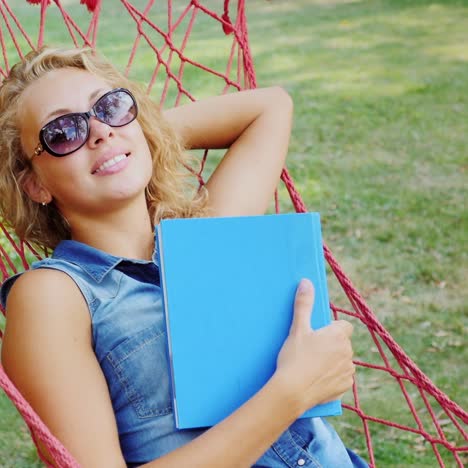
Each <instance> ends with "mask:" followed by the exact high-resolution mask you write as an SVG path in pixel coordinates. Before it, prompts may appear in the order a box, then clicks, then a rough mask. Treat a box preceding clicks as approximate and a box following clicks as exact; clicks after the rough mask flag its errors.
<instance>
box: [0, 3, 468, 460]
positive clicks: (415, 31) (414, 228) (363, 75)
mask: <svg viewBox="0 0 468 468" xmlns="http://www.w3.org/2000/svg"><path fill="white" fill-rule="evenodd" d="M135 3H138V2H135ZM182 3H185V2H182V1H177V0H175V1H174V5H175V8H180V5H181V4H182ZM202 3H205V4H208V5H210V6H212V7H213V6H214V7H216V5H219V6H218V7H216V8H217V9H218V10H219V11H220V12H222V7H221V5H222V2H215V1H214V0H213V1H209V2H202ZM247 3H248V5H247V13H248V24H249V38H250V41H251V47H252V52H253V56H254V60H255V66H256V72H257V79H258V85H259V86H267V85H272V84H280V85H282V86H283V87H285V88H286V89H287V90H288V91H289V92H290V94H291V95H292V97H293V99H294V103H295V122H294V129H293V136H292V140H291V146H290V153H289V157H288V169H289V170H290V172H291V174H292V176H293V178H294V180H295V182H296V186H297V188H298V189H299V192H300V193H301V194H302V196H303V198H304V201H305V203H306V205H307V207H308V209H309V210H311V211H320V212H321V215H322V220H323V231H324V238H325V241H326V242H327V244H328V245H329V247H330V248H331V250H332V251H333V252H334V254H335V256H336V257H337V259H338V261H339V262H340V263H341V264H342V266H343V268H344V270H345V271H346V272H347V273H348V275H349V276H350V277H351V279H352V280H353V282H354V284H355V285H356V286H357V288H358V289H359V290H360V292H361V293H362V295H363V296H364V298H365V299H366V301H367V302H368V304H369V305H370V306H371V307H372V308H373V310H374V312H375V313H376V315H377V317H378V318H379V320H380V321H381V322H382V323H383V324H384V326H385V327H386V328H387V329H388V330H389V331H390V333H391V334H392V335H393V337H394V338H395V339H396V341H397V342H398V343H399V344H400V345H401V346H402V347H403V348H404V349H405V350H406V351H407V352H408V354H409V355H410V356H411V357H412V358H413V360H414V361H415V362H416V363H417V364H418V365H419V366H420V368H421V369H422V370H423V371H424V372H425V373H426V374H427V375H428V376H429V377H430V378H431V379H432V380H433V381H434V382H435V383H436V385H438V386H439V387H440V388H441V389H442V390H443V391H445V392H446V393H447V394H448V396H449V397H450V398H452V399H454V400H455V401H457V402H458V403H459V404H460V405H461V406H462V407H464V408H466V407H468V397H467V390H466V389H467V387H468V382H467V365H466V363H467V362H468V351H467V346H466V345H467V342H466V336H467V333H468V322H467V315H468V314H467V299H468V297H467V293H466V279H467V265H468V263H467V249H466V237H467V235H466V233H467V228H468V220H467V210H466V196H467V188H466V187H467V185H468V184H467V175H466V171H467V168H468V124H467V122H468V1H466V0H463V1H462V0H458V1H457V0H453V1H442V0H440V1H437V0H431V1H423V0H387V1H384V0H362V1H359V0H354V1H353V0H335V1H333V0H292V1H282V2H279V1H276V0H275V1H267V0H250V1H248V2H247ZM12 4H13V5H15V7H16V9H15V11H18V16H19V17H20V19H21V20H22V22H23V23H24V24H25V25H26V26H27V28H29V29H28V30H29V31H32V30H34V29H35V28H36V26H35V25H36V23H37V14H38V9H37V7H33V6H30V5H27V4H26V2H20V1H16V2H12ZM115 5H118V2H117V1H115ZM67 8H69V9H70V11H72V12H73V16H74V17H75V12H76V14H77V15H78V14H79V13H80V12H81V13H80V14H81V15H82V16H83V21H84V19H86V16H87V13H86V10H85V9H84V8H83V7H82V6H78V5H76V6H75V5H74V2H71V1H69V2H67ZM49 14H50V18H49V21H50V22H49V29H48V36H46V40H47V42H55V43H63V40H64V39H63V38H64V37H66V31H65V30H64V29H63V26H61V22H60V20H59V18H58V16H57V19H54V15H56V11H55V12H54V9H52V8H51V11H50V13H49ZM156 19H157V17H156ZM197 28H198V29H197ZM99 34H100V39H99V43H98V45H99V47H100V49H101V50H102V51H104V53H105V54H106V55H107V56H108V57H109V58H110V59H111V60H112V61H113V62H114V63H116V65H118V66H119V67H121V68H123V67H124V66H125V64H126V58H127V57H128V55H129V50H130V47H131V40H132V38H133V33H131V32H130V28H127V27H126V26H125V22H124V19H123V14H122V10H121V7H120V8H119V9H117V8H116V9H115V11H114V10H109V11H108V12H107V14H106V15H105V16H104V17H103V20H102V24H101V26H100V32H99ZM195 36H196V40H195V41H194V42H193V43H192V44H191V45H190V46H189V51H188V52H190V53H191V54H193V55H195V56H196V57H197V58H200V60H203V61H204V63H207V64H208V65H209V66H214V67H217V66H218V64H219V63H220V61H222V57H224V56H225V54H226V51H227V50H228V49H227V46H226V44H227V42H226V39H225V38H224V36H223V33H222V31H221V29H220V27H219V25H218V24H217V23H215V22H214V21H212V20H210V19H209V18H207V19H200V23H197V25H196V27H195V31H194V37H195ZM187 54H188V55H189V53H187ZM152 61H153V55H152V53H151V51H150V50H149V48H148V47H146V48H145V47H142V48H141V50H140V52H139V54H138V55H137V61H136V62H135V64H134V67H133V69H132V74H131V76H132V77H134V78H135V79H139V80H142V81H144V80H145V79H147V77H148V76H149V75H150V73H151V70H152V68H153V62H152ZM184 76H185V81H184V83H185V84H186V86H187V88H188V89H190V90H191V91H193V93H194V95H195V96H196V97H197V98H200V97H203V96H206V95H209V94H214V93H219V92H221V90H222V86H221V85H220V83H219V82H216V81H212V80H211V79H210V78H208V77H201V76H200V75H198V74H197V73H196V70H194V69H193V68H191V67H189V66H188V67H187V68H186V70H185V75H184ZM143 77H145V78H143ZM161 90H162V83H159V82H157V84H156V86H155V88H154V89H153V92H152V95H153V96H154V97H155V98H157V96H158V95H159V94H160V93H161ZM173 94H174V89H170V90H169V96H170V97H169V100H168V102H170V100H171V96H173ZM218 157H219V155H215V156H214V157H213V160H214V161H216V159H217V158H218ZM279 195H280V204H281V207H282V210H283V211H290V210H291V203H290V202H289V201H288V197H287V194H286V191H285V190H284V188H280V191H279ZM330 289H331V297H332V300H333V301H334V302H336V303H337V304H338V305H346V301H345V299H344V297H343V295H342V293H340V291H339V287H338V285H337V284H336V283H334V282H333V281H330ZM1 325H2V323H1V320H0V326H1ZM356 328H357V329H356V333H355V337H354V346H355V354H356V355H357V357H358V358H363V359H368V360H369V359H372V356H373V355H374V354H375V353H374V352H373V351H374V350H373V348H372V344H371V343H370V342H369V340H368V336H367V335H368V334H367V332H366V330H364V329H363V327H358V326H357V327H356ZM358 384H359V388H360V392H361V398H362V404H363V407H364V408H365V410H366V411H368V412H370V413H372V414H377V415H379V416H380V417H388V418H391V419H394V420H397V421H399V422H405V423H409V422H410V421H411V418H410V415H409V414H408V413H409V412H408V409H407V406H405V403H404V401H403V400H402V397H401V394H400V392H399V389H398V388H397V386H396V385H395V384H394V383H392V382H391V381H390V380H387V379H386V378H384V377H380V376H374V374H372V373H370V372H368V371H362V372H360V373H359V374H358ZM410 393H411V392H410ZM411 395H412V397H414V398H415V401H416V406H417V407H418V408H419V409H420V410H422V407H421V402H420V401H418V399H417V395H416V394H415V393H414V392H413V393H411ZM423 413H424V412H423V411H422V417H423V418H424V417H425V415H424V414H423ZM336 424H337V426H339V427H340V432H342V433H343V437H344V439H345V440H346V442H347V443H348V444H349V445H350V446H351V447H353V448H356V449H357V450H359V451H360V453H362V454H365V446H364V444H363V437H362V431H361V428H360V426H359V424H358V420H357V419H356V418H353V416H352V415H346V416H345V417H344V418H342V419H340V421H338V422H337V423H336ZM412 425H413V426H414V422H413V423H412ZM444 427H446V428H447V427H448V426H444ZM371 431H372V434H373V439H374V449H375V452H376V458H377V465H378V466H382V467H387V466H388V467H391V466H395V467H397V466H398V467H400V466H401V467H407V466H414V467H431V466H438V465H437V463H436V460H435V458H434V456H433V452H432V450H431V448H430V445H429V444H425V443H422V442H421V440H420V438H418V437H416V436H412V435H407V434H406V433H405V434H403V435H402V434H401V433H398V432H396V431H394V430H391V429H389V430H387V429H383V428H380V427H377V426H371ZM447 437H448V438H449V439H451V438H454V437H456V436H455V434H454V433H453V431H451V430H450V428H449V427H448V429H447ZM443 457H444V460H445V461H446V466H455V463H454V460H453V458H452V457H450V456H449V455H448V454H446V453H443ZM465 462H466V463H468V460H466V459H465ZM34 466H40V464H39V463H38V462H37V461H36V458H35V455H34V450H33V449H32V446H31V443H30V442H29V436H28V434H27V430H25V429H24V426H23V425H22V423H21V420H20V418H19V417H18V416H17V415H16V412H15V410H14V409H13V407H12V406H11V405H10V404H9V402H8V401H7V400H6V398H5V396H4V395H1V396H0V467H34Z"/></svg>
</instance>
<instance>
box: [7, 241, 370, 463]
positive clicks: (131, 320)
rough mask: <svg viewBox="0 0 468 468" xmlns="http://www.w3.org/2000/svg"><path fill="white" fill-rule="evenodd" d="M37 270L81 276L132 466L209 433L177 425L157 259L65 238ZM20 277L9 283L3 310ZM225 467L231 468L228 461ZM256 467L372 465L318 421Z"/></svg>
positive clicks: (301, 423) (304, 423)
mask: <svg viewBox="0 0 468 468" xmlns="http://www.w3.org/2000/svg"><path fill="white" fill-rule="evenodd" d="M31 268H32V269H37V268H52V269H55V270H60V271H63V272H64V273H66V274H67V275H69V276H70V277H71V278H72V279H73V281H74V282H75V283H76V285H77V286H78V288H79V289H80V291H81V293H82V295H83V297H84V298H85V300H86V302H87V304H88V308H89V312H90V315H91V320H92V338H93V349H94V352H95V354H96V357H97V360H98V361H99V364H100V366H101V369H102V372H103V373H104V376H105V378H106V381H107V385H108V388H109V394H110V398H111V400H112V405H113V409H114V413H115V417H116V421H117V426H118V433H119V438H120V445H121V448H122V453H123V455H124V458H125V460H126V462H127V465H128V466H129V467H135V466H138V465H140V464H143V463H147V462H149V461H151V460H154V459H156V458H158V457H160V456H162V455H164V454H166V453H168V452H170V451H172V450H174V449H176V448H178V447H181V446H182V445H184V444H186V443H187V442H190V441H191V440H193V439H194V438H195V437H197V436H198V435H200V434H202V433H203V432H204V429H197V430H177V429H176V427H175V419H174V414H173V409H172V401H171V388H170V376H169V365H168V358H167V351H166V349H167V339H166V331H165V318H164V311H163V304H162V298H161V288H160V283H159V268H158V264H157V260H156V255H155V254H153V259H152V260H151V261H144V260H133V259H126V258H122V257H115V256H113V255H109V254H108V253H105V252H103V251H101V250H98V249H95V248H92V247H90V246H88V245H86V244H83V243H80V242H77V241H73V240H65V241H62V242H61V243H60V244H59V245H58V246H57V248H56V249H55V251H54V253H53V255H52V257H50V258H46V259H44V260H41V261H39V262H35V263H33V264H32V266H31ZM18 276H19V275H16V276H13V277H11V278H9V279H8V280H6V281H5V283H4V284H3V285H2V289H1V290H0V298H1V302H2V304H3V306H5V304H6V299H7V295H8V292H9V290H10V288H11V286H12V285H13V282H14V281H15V280H16V279H17V278H18ZM246 437H248V434H246ZM233 450H235V447H233ZM226 456H229V454H226ZM219 466H223V461H222V460H220V465H219ZM254 466H256V467H270V468H274V467H290V468H292V467H297V466H304V467H348V466H349V467H351V466H358V467H361V466H367V464H365V463H364V462H363V461H362V460H361V459H360V458H359V457H358V456H357V455H355V454H354V453H353V452H351V451H349V450H347V449H346V447H344V445H343V443H342V442H341V440H340V439H339V437H338V435H337V434H336V432H335V431H334V429H333V428H332V427H331V426H330V425H329V424H328V423H327V422H326V421H325V420H323V419H320V418H314V419H301V420H298V421H296V423H294V424H293V425H292V426H291V427H290V428H289V429H288V430H287V431H285V432H284V433H283V434H282V435H281V437H280V438H279V439H278V440H277V441H276V442H275V443H274V444H273V445H272V447H271V448H270V449H269V450H268V451H267V452H266V453H265V454H264V455H263V456H262V457H261V458H260V459H259V460H258V461H257V463H256V464H255V465H254Z"/></svg>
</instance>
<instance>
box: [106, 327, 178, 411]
mask: <svg viewBox="0 0 468 468" xmlns="http://www.w3.org/2000/svg"><path fill="white" fill-rule="evenodd" d="M166 346H167V339H166V333H165V332H164V330H161V329H160V328H158V327H150V328H146V329H144V330H141V331H140V332H138V333H136V334H135V335H132V336H131V337H129V338H127V339H126V340H125V341H123V342H122V343H120V344H119V345H117V346H116V347H115V348H114V349H113V350H112V351H110V352H109V354H108V355H107V358H106V360H107V361H108V362H109V363H110V364H111V366H110V367H111V368H112V372H113V373H114V376H110V377H111V378H110V379H109V378H108V382H109V381H111V383H110V384H109V388H110V391H111V397H112V401H113V403H114V410H115V411H119V409H122V406H125V405H126V404H127V403H130V404H131V405H132V406H133V409H134V410H135V412H136V415H137V416H138V417H139V418H149V417H153V416H162V415H165V414H168V413H170V412H171V411H172V399H171V389H170V377H169V363H168V358H167V351H166ZM106 367H107V366H106ZM116 406H117V408H116Z"/></svg>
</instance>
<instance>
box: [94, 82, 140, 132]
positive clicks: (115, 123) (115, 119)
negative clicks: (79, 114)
mask: <svg viewBox="0 0 468 468" xmlns="http://www.w3.org/2000/svg"><path fill="white" fill-rule="evenodd" d="M94 112H95V113H96V117H97V118H98V119H99V120H101V121H102V122H105V123H106V124H108V125H110V126H111V127H122V126H123V125H127V124H129V123H130V122H131V121H132V120H134V119H135V117H136V115H137V107H136V105H135V101H134V100H133V98H132V96H130V94H128V93H126V92H125V91H120V90H118V91H114V92H112V93H109V94H106V95H105V96H103V97H102V98H101V99H99V101H98V102H97V103H96V104H95V106H94Z"/></svg>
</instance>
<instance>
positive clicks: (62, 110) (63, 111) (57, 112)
mask: <svg viewBox="0 0 468 468" xmlns="http://www.w3.org/2000/svg"><path fill="white" fill-rule="evenodd" d="M104 91H106V88H99V89H96V90H95V91H93V92H92V93H91V94H90V95H89V101H90V102H91V101H93V100H94V99H95V98H96V96H97V95H98V94H101V93H102V92H104ZM71 112H72V110H71V109H68V108H67V107H61V108H60V109H55V110H53V111H52V112H49V113H48V114H47V115H46V116H45V117H44V118H43V119H42V121H48V120H49V119H50V118H51V117H54V116H56V115H61V114H70V113H71Z"/></svg>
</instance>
